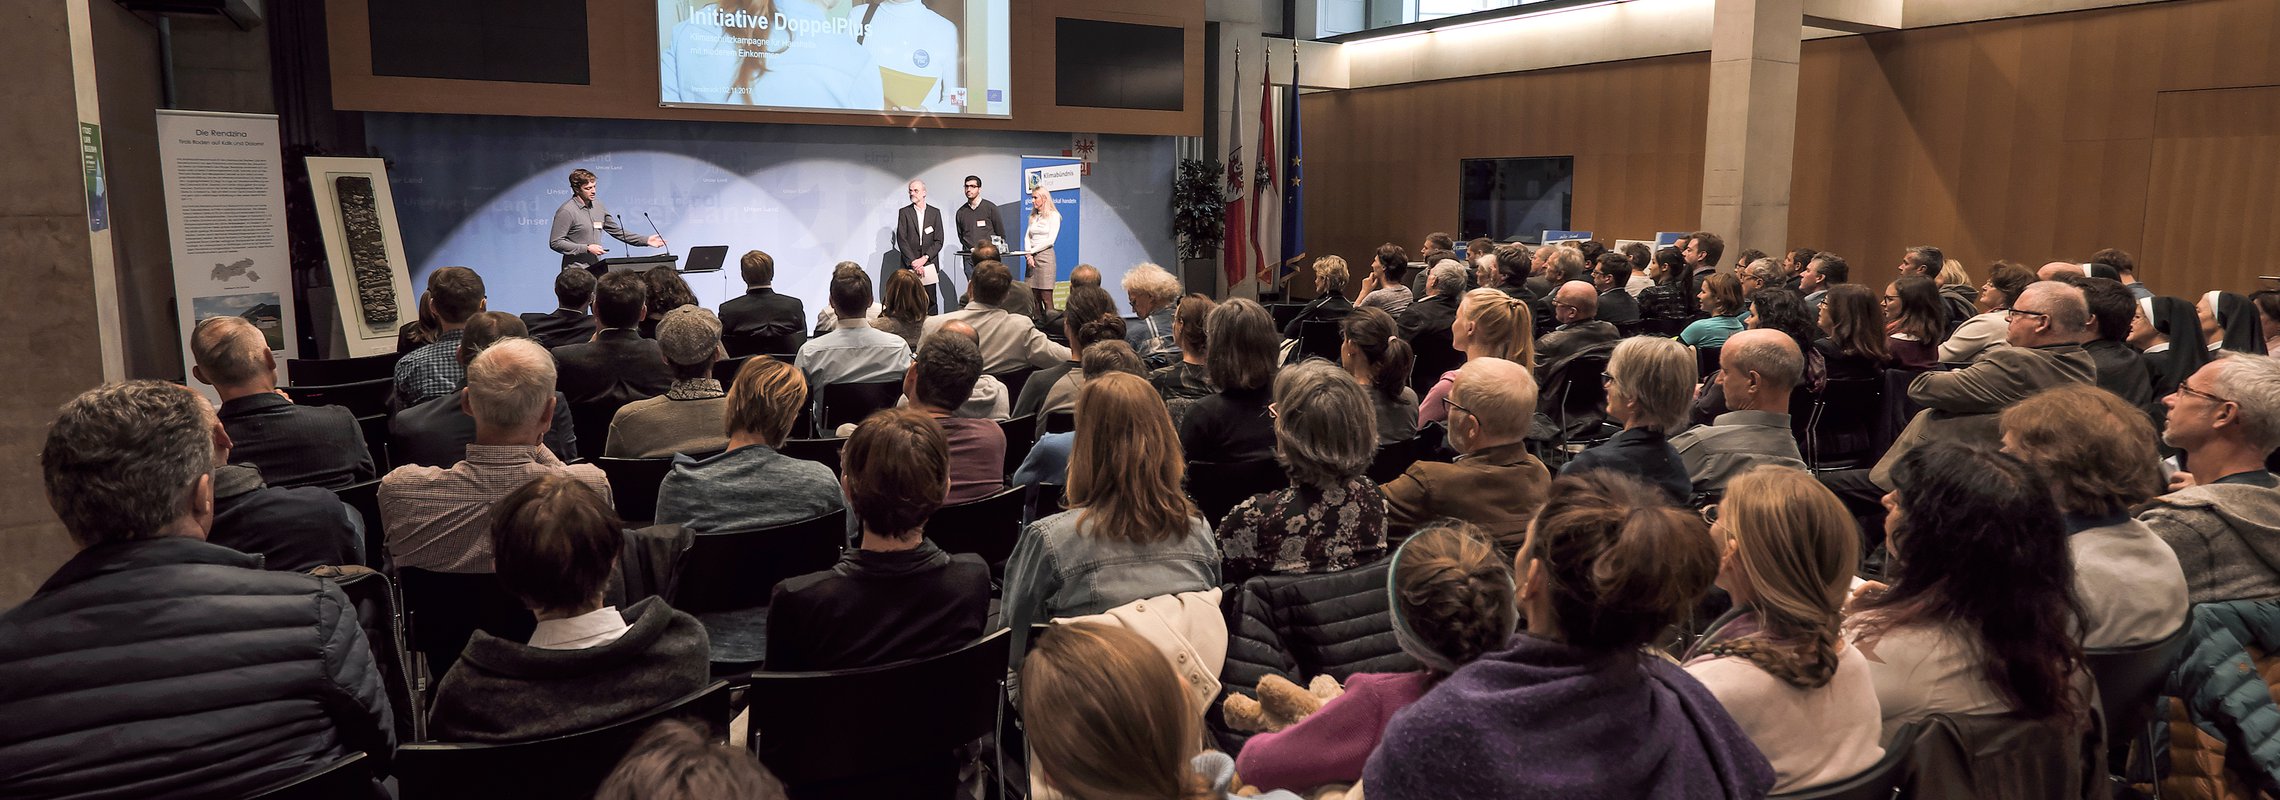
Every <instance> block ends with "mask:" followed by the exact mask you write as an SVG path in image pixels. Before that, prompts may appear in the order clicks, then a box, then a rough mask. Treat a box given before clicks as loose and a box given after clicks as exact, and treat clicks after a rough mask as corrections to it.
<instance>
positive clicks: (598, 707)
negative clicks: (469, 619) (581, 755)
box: [428, 473, 712, 742]
mask: <svg viewBox="0 0 2280 800" xmlns="http://www.w3.org/2000/svg"><path fill="white" fill-rule="evenodd" d="M493 513H494V517H493V521H492V524H491V547H492V553H493V554H494V555H493V563H494V565H495V569H496V570H497V571H498V577H499V583H500V584H501V585H504V586H505V587H506V588H507V591H509V592H512V593H513V594H514V595H515V597H516V598H517V599H520V600H521V601H522V602H523V605H524V606H525V607H528V608H529V609H530V610H531V611H533V612H535V613H536V614H537V615H538V629H537V630H535V631H533V632H532V633H531V635H530V642H529V643H527V644H525V643H520V642H510V641H507V640H505V639H501V638H498V637H496V636H492V635H491V634H489V633H485V632H483V631H476V632H475V636H474V638H471V639H469V640H467V649H466V650H465V651H464V652H462V653H461V654H460V656H459V661H458V662H457V663H455V664H452V665H451V671H449V672H446V673H444V675H443V680H442V681H440V682H438V683H437V684H436V690H435V703H434V705H433V706H432V707H431V708H430V709H429V710H428V733H429V735H431V736H433V737H434V738H435V739H437V740H439V741H446V742H521V741H529V740H532V739H543V738H546V737H549V736H559V735H562V734H565V733H574V732H577V731H582V730H588V729H592V728H598V727H601V726H604V725H608V724H610V723H613V722H617V721H619V720H623V719H627V718H630V717H635V716H639V715H640V714H642V713H644V712H647V711H649V710H650V709H654V708H657V707H658V706H662V705H664V704H666V703H670V702H672V701H674V700H678V699H680V698H682V697H684V696H686V695H689V694H691V693H693V692H695V691H697V690H698V689H702V688H704V687H705V684H706V683H708V682H710V681H711V680H712V673H711V666H710V664H709V663H708V661H707V657H708V653H709V652H710V650H709V646H708V642H707V640H706V638H705V628H704V626H703V625H700V624H698V623H697V620H696V618H695V617H691V616H689V615H687V614H684V613H681V612H679V611H675V610H674V609H673V607H671V606H668V605H666V604H665V601H664V599H663V598H657V597H651V598H647V599H644V600H642V601H641V602H639V603H635V604H633V605H632V606H631V607H628V608H626V609H625V610H624V611H622V612H621V611H619V610H618V609H617V608H616V607H614V606H605V605H603V604H602V592H603V590H605V589H607V588H608V587H609V582H610V571H611V569H613V568H614V567H616V566H617V559H618V551H619V550H621V549H623V548H624V546H625V532H624V531H623V530H622V529H621V528H620V527H619V522H618V518H617V514H616V513H615V512H612V511H611V510H610V505H609V502H608V501H606V500H603V499H602V497H601V495H599V494H597V493H595V492H594V490H592V489H589V488H587V487H586V485H585V484H583V483H580V482H578V480H576V479H574V478H570V477H567V476H564V475H562V474H559V473H551V474H547V475H543V476H540V477H538V478H536V479H534V480H532V481H531V482H529V483H526V484H523V486H522V488H520V489H516V490H514V491H513V492H509V493H508V494H507V496H506V498H505V499H502V500H500V501H499V504H498V506H497V508H496V509H495V510H494V512H493Z"/></svg>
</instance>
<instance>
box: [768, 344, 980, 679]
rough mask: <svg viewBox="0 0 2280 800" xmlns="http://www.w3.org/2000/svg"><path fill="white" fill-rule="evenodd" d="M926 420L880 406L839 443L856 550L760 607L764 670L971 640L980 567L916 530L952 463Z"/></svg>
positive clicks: (861, 660) (919, 654)
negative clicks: (764, 619)
mask: <svg viewBox="0 0 2280 800" xmlns="http://www.w3.org/2000/svg"><path fill="white" fill-rule="evenodd" d="M953 340H954V341H957V340H956V339H955V337H953ZM973 359H974V360H975V361H977V362H978V361H979V356H974V357H973ZM935 423H936V420H935V419H934V418H932V417H929V416H928V415H926V414H925V413H923V412H920V411H917V410H915V409H897V410H889V411H881V412H878V413H876V414H873V415H871V417H870V418H869V419H866V420H864V421H863V424H862V425H860V426H857V427H856V428H855V434H854V435H853V436H850V437H848V438H847V449H846V451H845V452H844V453H842V454H841V455H840V463H841V464H842V467H841V468H842V470H843V471H844V472H845V473H846V477H844V478H842V479H840V486H841V487H842V488H843V489H844V490H845V491H846V494H847V505H848V507H849V508H851V509H853V510H854V512H855V518H856V520H857V521H859V522H860V523H861V525H862V529H863V541H862V546H861V547H859V548H857V549H854V550H849V551H847V552H846V553H845V554H844V555H842V556H841V557H840V560H839V564H838V565H837V566H834V567H832V568H831V569H828V570H825V571H823V572H812V573H809V574H806V575H802V576H800V577H797V578H793V579H790V580H787V581H784V582H783V583H780V584H777V585H776V591H775V596H774V597H773V598H772V599H771V600H770V602H769V603H768V651H767V652H768V655H767V664H768V669H769V670H770V671H772V672H798V671H807V670H827V669H848V668H852V667H867V666H871V665H874V664H886V663H892V662H896V661H903V660H907V659H913V658H924V657H926V656H931V655H937V654H940V653H947V652H949V651H952V650H956V649H958V648H959V647H962V646H964V645H966V644H967V643H969V642H972V641H974V640H975V639H977V638H980V637H981V635H982V631H983V626H984V625H985V624H986V623H987V622H988V620H989V616H990V568H989V565H988V564H984V563H982V559H981V557H980V556H977V555H973V554H971V553H965V554H959V555H951V554H949V553H946V552H943V550H942V548H940V547H936V546H935V544H934V542H933V541H931V540H928V539H927V538H926V536H925V534H926V522H927V518H929V517H931V516H933V515H934V511H935V510H936V509H938V508H941V507H942V504H943V487H944V486H945V485H947V484H948V483H949V482H950V475H951V466H950V463H951V459H952V458H953V456H952V454H951V450H950V445H949V443H948V442H947V441H946V440H945V439H944V438H943V436H942V429H941V427H940V426H938V425H936V424H935Z"/></svg>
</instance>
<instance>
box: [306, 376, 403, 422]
mask: <svg viewBox="0 0 2280 800" xmlns="http://www.w3.org/2000/svg"><path fill="white" fill-rule="evenodd" d="M281 388H283V389H284V390H285V396H286V397H290V398H292V399H293V404H294V405H303V406H340V407H342V408H345V409H348V411H349V413H351V414H355V415H356V416H358V417H370V416H386V415H387V414H388V395H391V394H394V393H395V391H396V379H395V378H393V377H387V378H374V379H372V380H368V381H357V382H355V383H336V384H326V385H322V386H308V385H303V386H286V387H281Z"/></svg>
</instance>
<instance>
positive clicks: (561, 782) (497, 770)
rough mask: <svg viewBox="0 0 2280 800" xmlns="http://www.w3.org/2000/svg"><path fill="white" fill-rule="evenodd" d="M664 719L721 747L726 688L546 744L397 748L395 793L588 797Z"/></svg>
mask: <svg viewBox="0 0 2280 800" xmlns="http://www.w3.org/2000/svg"><path fill="white" fill-rule="evenodd" d="M666 719H686V720H691V721H695V722H701V723H703V724H704V726H705V729H706V730H708V731H709V732H710V734H711V736H712V738H713V741H714V742H716V743H726V742H727V740H728V724H729V685H728V684H727V683H725V682H716V683H714V684H713V685H711V686H707V687H705V688H704V689H703V690H700V691H698V692H697V693H696V694H692V695H689V696H687V697H683V698H681V699H679V700H675V701H673V702H672V703H669V704H667V705H665V706H663V707H660V708H658V709H656V710H653V711H650V712H649V713H646V714H643V715H641V716H638V717H634V718H632V719H627V720H622V721H619V722H616V723H612V724H610V725H606V726H603V727H600V728H596V729H593V730H590V731H580V732H578V733H571V734H565V735H562V736H556V737H553V738H550V739H539V740H536V741H530V742H515V743H512V744H472V743H456V742H424V743H416V744H406V745H403V746H402V747H399V748H397V749H396V764H395V770H394V772H395V775H396V781H397V785H398V787H399V793H398V794H399V796H401V797H403V798H404V799H405V800H453V799H454V798H468V800H516V799H517V798H529V799H530V800H559V799H560V798H586V797H592V796H594V790H596V789H599V788H601V785H602V781H603V779H605V778H608V777H609V774H610V772H611V771H612V770H614V769H616V768H617V764H618V762H619V761H621V760H623V759H624V758H625V754H626V752H627V751H629V750H632V749H633V744H634V742H635V741H637V740H639V739H640V738H641V735H642V734H643V733H646V732H647V731H648V730H649V728H650V726H652V725H655V724H656V723H657V722H659V721H661V720H666Z"/></svg>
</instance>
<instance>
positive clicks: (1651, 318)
mask: <svg viewBox="0 0 2280 800" xmlns="http://www.w3.org/2000/svg"><path fill="white" fill-rule="evenodd" d="M1646 275H1647V280H1649V281H1651V282H1652V284H1651V285H1649V286H1647V287H1646V288H1644V289H1640V290H1639V294H1638V300H1639V321H1640V322H1641V323H1643V324H1644V325H1645V327H1646V330H1647V331H1648V332H1649V333H1653V334H1655V335H1658V336H1667V335H1669V333H1670V332H1671V331H1674V330H1677V331H1683V330H1684V329H1685V326H1686V325H1687V318H1688V317H1691V316H1693V312H1692V310H1691V309H1689V308H1688V307H1687V305H1686V280H1685V278H1686V257H1685V256H1683V255H1680V254H1679V251H1678V248H1676V247H1665V248H1661V249H1659V250H1656V251H1655V254H1654V258H1652V259H1650V260H1648V263H1647V270H1646Z"/></svg>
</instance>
